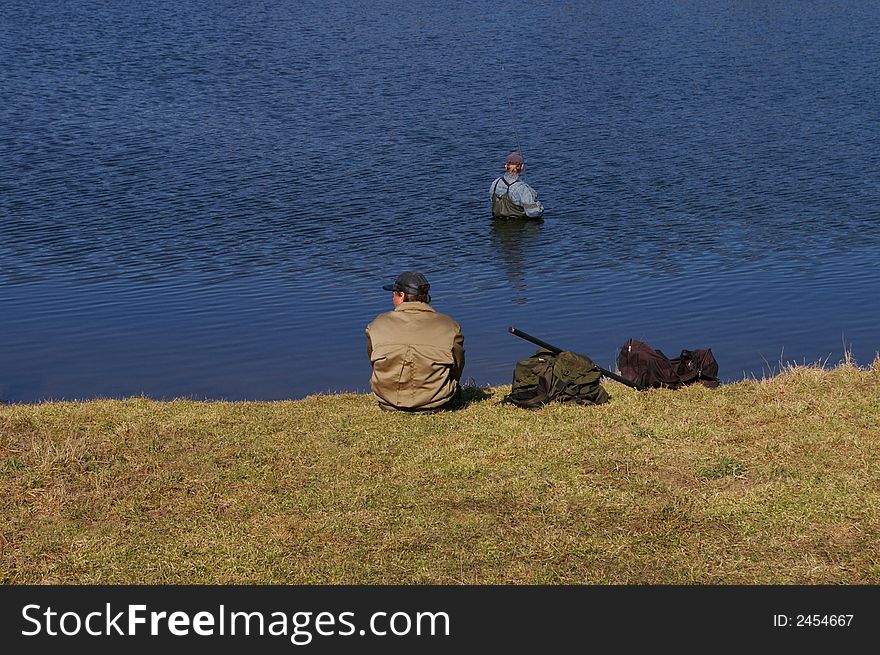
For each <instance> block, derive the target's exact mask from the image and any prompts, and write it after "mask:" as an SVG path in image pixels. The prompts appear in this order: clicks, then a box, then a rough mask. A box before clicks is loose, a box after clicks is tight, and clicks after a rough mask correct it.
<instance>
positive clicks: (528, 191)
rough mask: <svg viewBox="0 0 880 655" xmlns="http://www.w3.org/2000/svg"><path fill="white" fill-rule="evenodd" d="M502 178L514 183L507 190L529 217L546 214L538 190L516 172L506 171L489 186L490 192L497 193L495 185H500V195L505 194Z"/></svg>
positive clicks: (539, 216) (538, 216)
mask: <svg viewBox="0 0 880 655" xmlns="http://www.w3.org/2000/svg"><path fill="white" fill-rule="evenodd" d="M502 178H504V181H505V182H507V183H508V184H511V185H513V186H511V187H509V189H508V191H507V192H508V194H509V195H510V199H511V200H512V201H513V203H514V204H515V205H519V206H520V207H522V208H523V211H525V213H526V216H528V217H529V218H541V216H543V215H544V205H542V204H541V203H540V201H539V200H538V192H537V191H535V190H534V189H533V188H532V187H530V186H529V185H528V184H526V183H525V182H524V181H523V180H521V179H520V177H519V175H516V174H514V173H505V174H504V175H502V176H501V177H499V178H497V179H496V180H495V181H494V182H492V186H491V187H490V188H489V193H490V194H493V195H494V194H495V193H496V188H495V187H496V186H499V187H500V188H499V189H497V193H498V195H504V191H505V187H504V185H503V184H501V179H502ZM517 180H519V182H517V183H516V184H513V183H514V182H516V181H517Z"/></svg>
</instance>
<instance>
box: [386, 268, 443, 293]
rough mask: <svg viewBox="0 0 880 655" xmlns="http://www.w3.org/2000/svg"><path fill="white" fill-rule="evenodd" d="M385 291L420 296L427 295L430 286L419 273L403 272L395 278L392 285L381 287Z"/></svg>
mask: <svg viewBox="0 0 880 655" xmlns="http://www.w3.org/2000/svg"><path fill="white" fill-rule="evenodd" d="M382 288H383V289H385V291H403V292H404V293H411V294H414V295H415V294H422V293H428V289H430V288H431V285H430V284H428V280H426V279H425V276H424V275H422V274H421V273H416V272H414V271H405V272H403V273H401V274H400V275H398V276H397V279H396V280H394V284H386V285H385V286H383V287H382Z"/></svg>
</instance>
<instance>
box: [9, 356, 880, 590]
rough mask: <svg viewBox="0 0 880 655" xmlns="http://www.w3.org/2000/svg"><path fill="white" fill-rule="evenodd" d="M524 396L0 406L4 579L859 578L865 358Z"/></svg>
mask: <svg viewBox="0 0 880 655" xmlns="http://www.w3.org/2000/svg"><path fill="white" fill-rule="evenodd" d="M604 386H605V388H606V389H607V390H608V391H609V393H610V394H611V397H612V400H611V402H610V403H608V404H606V405H602V406H598V407H571V406H558V405H557V406H549V407H546V408H544V409H542V410H540V411H535V412H530V411H526V410H521V409H518V408H515V407H511V406H506V405H498V404H497V401H498V400H500V399H501V397H502V396H503V394H504V392H505V391H506V390H507V389H505V388H504V387H499V388H493V389H482V390H479V389H470V390H469V391H468V395H467V397H468V398H469V400H470V402H469V404H468V405H467V406H466V407H465V408H464V409H462V410H460V411H458V412H453V413H443V414H435V415H409V414H395V413H386V412H382V411H380V410H379V409H378V408H377V407H376V406H375V405H374V402H373V400H372V398H371V397H370V396H365V395H339V396H312V397H309V398H306V399H304V400H299V401H289V402H268V403H223V402H193V401H187V400H179V401H175V402H155V401H151V400H147V399H130V400H113V401H109V400H107V401H105V400H96V401H90V402H83V403H42V404H35V405H5V406H0V551H2V556H0V579H2V580H3V581H4V582H5V583H18V584H32V583H76V584H83V583H150V584H153V583H163V584H171V583H283V584H287V583H367V584H372V583H407V584H409V583H444V584H458V583H517V584H536V583H550V584H569V583H578V584H580V583H599V584H617V583H651V584H657V583H705V584H739V583H772V584H787V583H806V584H817V583H872V584H876V583H880V546H878V544H880V360H876V361H875V362H874V363H873V365H872V366H871V367H869V368H858V367H855V366H852V365H841V366H839V367H837V368H834V369H830V370H829V369H822V368H818V367H798V368H793V369H790V370H787V371H785V372H783V373H782V374H780V375H778V376H776V377H773V378H769V379H766V380H761V381H744V382H739V383H736V384H728V385H725V386H722V387H721V388H718V389H714V390H712V389H705V388H703V387H699V386H698V387H689V388H685V389H682V390H679V391H667V390H652V391H648V392H644V393H638V392H635V391H633V390H632V389H629V388H627V387H624V386H622V385H620V384H618V383H616V382H605V383H604Z"/></svg>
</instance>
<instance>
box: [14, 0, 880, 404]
mask: <svg viewBox="0 0 880 655" xmlns="http://www.w3.org/2000/svg"><path fill="white" fill-rule="evenodd" d="M2 15H3V29H2V30H0V64H2V65H0V400H5V401H9V402H34V401H39V400H43V399H81V398H94V397H126V396H131V395H140V394H144V395H147V396H150V397H155V398H162V399H168V398H175V397H192V398H199V399H202V398H206V399H208V398H209V399H228V400H239V399H259V400H272V399H283V398H299V397H303V396H305V395H308V394H313V393H325V392H337V391H365V390H368V388H369V385H368V380H369V374H370V368H369V362H368V361H367V358H366V352H365V342H364V335H363V329H364V327H365V326H366V324H367V323H368V322H369V321H370V320H371V319H372V318H373V317H374V316H375V315H376V314H378V313H380V312H382V311H387V310H388V309H390V308H391V299H390V294H388V293H387V292H384V291H382V289H381V287H382V285H383V284H386V283H388V282H390V281H391V280H392V279H393V278H394V277H395V276H396V274H397V273H398V272H400V271H402V270H419V271H422V272H423V273H424V274H425V275H426V276H427V277H428V279H429V280H430V282H431V283H432V296H433V302H434V305H435V306H436V307H437V308H438V309H439V310H440V311H443V312H446V313H448V314H450V315H452V316H454V317H455V318H456V319H457V320H458V321H459V322H460V323H461V325H462V328H463V331H464V334H465V346H466V351H467V364H466V367H465V378H469V379H471V380H473V381H474V382H475V383H476V384H480V385H483V384H508V383H509V382H510V378H511V374H512V371H513V366H514V364H515V362H516V361H517V360H518V359H522V358H523V357H525V356H527V355H529V354H531V352H533V351H534V346H532V345H531V344H529V343H527V342H525V341H523V340H521V339H518V338H517V337H514V336H512V335H510V334H508V333H507V328H508V326H511V325H512V326H516V327H518V328H520V329H521V330H524V331H525V332H528V333H531V334H534V335H536V336H538V337H541V338H543V339H544V340H546V341H549V342H550V343H553V344H555V345H558V346H560V347H562V348H565V349H571V350H576V351H578V352H582V353H584V354H586V355H589V356H590V357H591V358H593V359H594V360H595V361H596V362H597V363H598V364H599V365H600V366H603V367H606V368H610V369H613V368H614V360H615V356H616V353H617V350H618V349H619V347H620V345H621V344H622V343H623V342H624V341H625V340H626V339H627V338H630V337H632V338H636V339H640V340H642V341H646V342H647V343H649V344H651V345H652V346H654V347H656V348H660V349H661V350H663V351H664V352H665V353H666V354H667V355H669V356H674V355H677V354H678V352H679V351H680V350H681V349H683V348H689V349H694V348H706V347H710V348H712V350H713V353H714V354H715V357H716V359H717V360H718V362H719V366H720V374H721V377H722V379H724V380H725V381H734V380H739V379H742V378H744V377H759V378H760V377H763V376H764V375H767V374H771V373H773V372H775V371H778V370H779V368H780V366H781V365H782V364H784V363H817V362H824V363H827V364H829V365H833V364H835V363H837V362H838V361H840V360H841V359H843V357H844V352H845V351H850V352H851V353H852V355H853V357H854V358H855V359H856V362H857V363H859V364H862V365H867V364H870V363H871V361H872V360H873V359H874V357H875V355H876V353H877V351H878V350H880V301H878V297H880V270H878V266H877V263H878V252H880V127H878V126H880V93H878V90H880V81H878V75H877V71H878V70H880V4H878V3H868V2H827V1H823V2H819V1H816V2H774V3H758V2H738V3H729V2H720V1H718V2H714V1H707V2H582V3H581V2H578V3H574V2H572V3H564V2H555V1H554V2H550V1H547V2H529V3H517V4H514V5H511V6H504V7H499V6H498V5H496V4H491V3H473V2H450V3H436V2H427V1H414V2H406V3H404V2H392V1H384V2H383V1H377V2H370V3H362V4H357V3H354V4H352V3H348V2H336V1H331V2H318V1H303V2H289V3H284V2H279V3H267V2H223V1H218V2H214V1H212V2H208V1H207V0H205V1H191V2H184V3H177V2H170V1H158V0H153V1H150V0H147V1H145V2H143V3H113V2H106V1H97V0H95V1H82V2H68V1H64V2H62V1H60V0H47V1H46V2H40V3H33V2H29V1H28V2H25V1H23V0H5V1H4V2H3V6H2ZM516 147H520V148H521V149H522V150H523V152H524V153H525V156H526V170H525V175H524V177H525V179H526V180H527V181H528V182H529V183H531V184H532V185H533V186H534V187H535V188H536V189H537V190H538V192H539V194H540V199H541V200H542V202H543V203H544V205H545V207H546V214H545V220H544V221H543V222H540V223H526V224H521V223H498V222H493V221H492V220H491V219H490V218H489V207H490V205H489V198H488V188H489V185H490V183H491V182H492V180H493V179H494V178H495V177H496V176H497V175H499V174H500V173H501V169H502V167H503V158H504V155H505V154H506V153H507V152H508V151H509V150H511V149H514V148H516Z"/></svg>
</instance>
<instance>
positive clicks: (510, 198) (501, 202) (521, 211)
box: [491, 151, 544, 218]
mask: <svg viewBox="0 0 880 655" xmlns="http://www.w3.org/2000/svg"><path fill="white" fill-rule="evenodd" d="M523 168H525V160H523V156H522V155H521V154H520V153H518V152H516V151H514V152H511V153H510V154H509V155H507V159H506V160H505V162H504V175H502V176H501V177H499V178H498V179H496V180H495V181H494V182H493V183H492V188H491V193H492V216H493V217H494V218H542V217H543V216H544V206H543V205H542V204H541V203H540V202H539V201H538V192H537V191H535V190H534V189H533V188H532V187H530V186H529V185H528V184H526V183H525V182H524V181H523V180H521V179H520V177H519V176H520V175H521V174H522V172H523Z"/></svg>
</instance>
